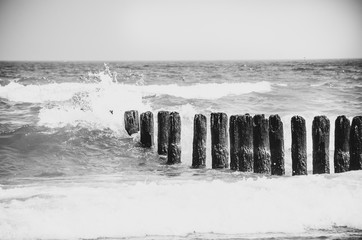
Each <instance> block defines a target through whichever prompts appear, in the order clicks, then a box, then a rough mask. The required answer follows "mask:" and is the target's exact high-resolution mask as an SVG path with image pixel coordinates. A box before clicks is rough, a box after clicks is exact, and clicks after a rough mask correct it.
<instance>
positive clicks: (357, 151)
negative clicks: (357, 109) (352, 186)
mask: <svg viewBox="0 0 362 240" xmlns="http://www.w3.org/2000/svg"><path fill="white" fill-rule="evenodd" d="M349 141H350V144H349V151H350V155H351V156H350V157H351V165H350V167H349V169H350V170H361V169H362V116H357V117H354V118H353V120H352V125H351V133H350V139H349Z"/></svg>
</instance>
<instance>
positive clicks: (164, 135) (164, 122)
mask: <svg viewBox="0 0 362 240" xmlns="http://www.w3.org/2000/svg"><path fill="white" fill-rule="evenodd" d="M157 124H158V125H157V126H158V134H157V141H158V142H157V152H158V154H160V155H167V149H168V138H169V133H170V112H169V111H159V112H158V114H157Z"/></svg>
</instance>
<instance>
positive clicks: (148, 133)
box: [141, 111, 154, 147]
mask: <svg viewBox="0 0 362 240" xmlns="http://www.w3.org/2000/svg"><path fill="white" fill-rule="evenodd" d="M153 135H154V124H153V113H152V112H150V111H148V112H145V113H142V114H141V144H142V145H143V146H144V147H152V146H153V144H154V141H153V138H154V136H153Z"/></svg>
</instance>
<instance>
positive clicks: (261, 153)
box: [253, 114, 271, 174]
mask: <svg viewBox="0 0 362 240" xmlns="http://www.w3.org/2000/svg"><path fill="white" fill-rule="evenodd" d="M253 122H254V129H253V136H254V172H255V173H267V174H268V173H270V171H271V169H270V168H271V162H270V146H269V120H268V119H267V118H265V116H264V114H257V115H255V116H254V118H253Z"/></svg>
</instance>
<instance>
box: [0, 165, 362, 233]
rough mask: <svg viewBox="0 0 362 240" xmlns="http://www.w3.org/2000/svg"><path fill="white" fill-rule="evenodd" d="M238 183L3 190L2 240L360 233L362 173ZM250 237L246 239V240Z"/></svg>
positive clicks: (88, 182) (71, 183) (98, 181)
mask: <svg viewBox="0 0 362 240" xmlns="http://www.w3.org/2000/svg"><path fill="white" fill-rule="evenodd" d="M235 174H236V175H238V177H240V179H239V180H236V181H231V182H229V181H222V180H212V181H208V180H196V181H195V180H181V181H178V180H177V179H170V180H165V179H164V180H162V181H160V182H159V181H151V182H148V181H147V176H145V179H144V180H145V181H143V182H142V181H139V182H134V183H125V182H122V181H119V180H118V178H117V176H92V177H91V178H90V177H88V178H90V179H82V178H73V179H61V178H59V179H53V180H49V181H45V182H40V183H33V184H26V185H16V186H14V187H11V186H4V185H0V216H1V217H0V238H1V239H79V238H99V237H130V236H132V237H135V236H146V235H158V236H174V235H177V236H184V235H187V234H190V233H194V232H196V233H218V234H236V235H238V234H241V235H242V234H244V235H245V234H258V236H261V234H273V233H280V232H283V233H284V234H294V235H297V236H298V235H303V233H305V232H308V231H310V229H327V230H328V229H332V228H333V227H339V226H349V227H351V228H357V229H361V228H362V220H361V217H360V213H361V212H362V201H361V199H362V172H361V171H355V172H348V173H343V174H334V175H310V176H295V177H274V178H267V177H262V176H260V177H257V178H250V177H243V174H241V173H238V172H235ZM246 236H248V235H246Z"/></svg>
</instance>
